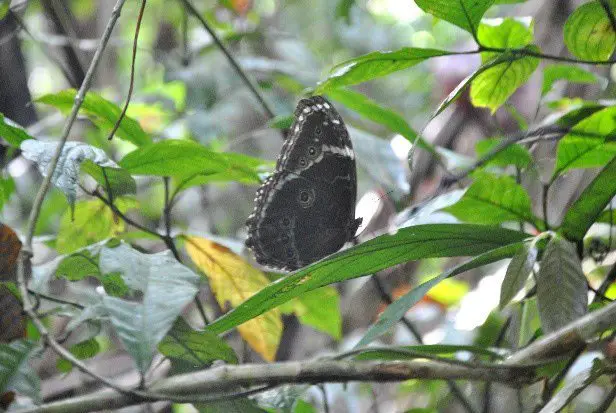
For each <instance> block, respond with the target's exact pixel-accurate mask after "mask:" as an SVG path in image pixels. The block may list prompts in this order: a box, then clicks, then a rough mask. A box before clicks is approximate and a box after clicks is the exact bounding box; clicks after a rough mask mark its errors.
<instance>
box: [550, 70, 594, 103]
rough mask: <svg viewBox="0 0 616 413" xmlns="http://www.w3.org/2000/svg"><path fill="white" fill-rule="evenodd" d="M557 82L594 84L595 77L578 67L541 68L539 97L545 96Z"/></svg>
mask: <svg viewBox="0 0 616 413" xmlns="http://www.w3.org/2000/svg"><path fill="white" fill-rule="evenodd" d="M559 80H566V81H567V82H571V83H594V82H596V81H597V77H596V76H595V75H594V74H593V73H590V72H588V71H586V70H584V69H582V68H580V67H578V66H572V65H565V64H558V65H549V66H546V67H544V68H543V84H542V85H541V96H545V95H546V94H547V93H548V92H549V91H550V90H552V87H553V86H554V83H556V82H558V81H559Z"/></svg>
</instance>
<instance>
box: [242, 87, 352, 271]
mask: <svg viewBox="0 0 616 413" xmlns="http://www.w3.org/2000/svg"><path fill="white" fill-rule="evenodd" d="M294 115H295V117H294V120H293V124H292V125H291V128H290V130H289V134H288V136H287V138H286V140H285V142H284V144H283V146H282V151H281V153H280V156H279V157H278V160H277V162H276V168H275V170H274V173H273V174H272V175H270V176H269V177H268V178H267V179H266V180H265V182H263V185H261V187H260V188H259V190H258V191H257V194H256V197H255V208H254V211H253V213H252V214H251V215H250V216H249V217H248V220H247V221H246V225H247V227H248V239H247V240H246V246H247V247H248V248H249V249H251V250H252V251H253V253H254V255H255V258H256V260H257V262H258V263H260V264H262V265H265V266H268V267H273V268H278V269H283V270H295V269H298V268H301V267H304V266H306V265H308V264H310V263H313V262H315V261H318V260H319V259H321V258H323V257H325V256H327V255H329V254H332V253H334V252H336V251H338V250H339V249H340V248H342V246H343V245H344V244H345V243H346V242H347V241H350V240H351V239H352V238H353V237H354V235H355V232H356V231H357V228H358V227H359V225H360V224H361V218H358V219H356V218H355V201H356V198H357V171H356V167H355V152H354V151H353V146H352V144H351V139H350V137H349V132H348V131H347V129H346V127H345V126H344V122H343V121H342V118H341V117H340V115H339V114H338V112H337V111H336V109H334V107H333V106H332V104H331V103H330V102H328V101H327V99H325V98H324V97H322V96H313V97H310V98H308V99H302V100H300V101H299V103H298V104H297V108H296V109H295V113H294Z"/></svg>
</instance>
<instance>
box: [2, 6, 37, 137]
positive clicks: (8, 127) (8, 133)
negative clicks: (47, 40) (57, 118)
mask: <svg viewBox="0 0 616 413" xmlns="http://www.w3.org/2000/svg"><path fill="white" fill-rule="evenodd" d="M8 3H10V2H8ZM0 138H2V139H4V140H5V141H6V142H7V143H8V144H9V145H11V146H13V147H15V148H19V145H21V143H22V142H23V141H25V140H28V139H34V138H33V137H32V136H30V135H29V134H28V132H26V131H25V130H24V129H23V128H22V127H21V126H19V125H17V124H16V123H15V122H13V121H10V120H8V119H6V118H5V117H4V115H2V113H0Z"/></svg>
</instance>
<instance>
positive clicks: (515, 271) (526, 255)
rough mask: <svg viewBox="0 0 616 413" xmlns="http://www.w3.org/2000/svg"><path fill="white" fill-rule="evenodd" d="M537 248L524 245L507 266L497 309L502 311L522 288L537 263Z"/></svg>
mask: <svg viewBox="0 0 616 413" xmlns="http://www.w3.org/2000/svg"><path fill="white" fill-rule="evenodd" d="M537 254H538V252H537V248H536V247H535V246H534V245H531V246H527V245H524V247H523V248H521V249H520V250H519V251H518V252H517V254H516V255H514V256H513V259H512V260H511V262H510V263H509V265H508V266H507V272H506V273H505V278H504V279H503V284H502V285H501V290H500V301H499V304H498V307H499V308H500V309H503V308H504V307H505V306H506V305H507V304H509V302H510V301H511V300H512V299H513V297H515V296H516V295H517V294H518V292H520V290H521V289H522V287H524V284H525V283H526V280H528V276H529V275H530V272H531V271H532V269H533V266H534V265H535V262H536V261H537Z"/></svg>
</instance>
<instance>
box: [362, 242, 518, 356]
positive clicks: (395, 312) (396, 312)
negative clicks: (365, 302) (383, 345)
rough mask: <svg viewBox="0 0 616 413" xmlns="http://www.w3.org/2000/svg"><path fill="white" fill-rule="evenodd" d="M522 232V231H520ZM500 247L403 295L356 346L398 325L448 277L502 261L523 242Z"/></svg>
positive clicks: (382, 314) (511, 254)
mask: <svg viewBox="0 0 616 413" xmlns="http://www.w3.org/2000/svg"><path fill="white" fill-rule="evenodd" d="M518 234H520V233H518ZM501 245H504V246H500V247H496V248H494V249H490V250H487V251H486V252H484V253H483V254H479V255H477V256H476V257H474V258H472V259H470V260H468V261H466V262H465V263H463V264H460V265H458V266H456V267H454V268H452V269H450V270H449V271H446V272H444V273H442V274H440V275H439V276H437V277H434V278H432V279H430V280H428V281H426V282H424V283H423V284H421V285H419V286H417V287H415V288H413V289H412V290H411V291H409V292H408V293H406V294H404V295H403V296H402V297H400V298H398V299H397V300H396V301H394V302H393V303H392V304H390V305H389V306H388V307H387V308H386V309H385V311H383V313H381V315H380V316H379V319H378V320H377V321H376V323H374V324H373V325H372V326H371V327H370V328H369V329H368V331H367V332H366V334H364V336H363V337H362V339H361V340H360V341H359V343H357V345H356V347H362V346H366V345H368V344H370V343H371V342H372V341H374V340H375V339H376V338H378V337H380V336H381V335H383V334H384V333H385V332H387V331H388V330H389V329H390V328H392V327H393V326H395V325H396V323H398V321H400V320H401V319H402V317H404V315H405V314H406V312H407V311H408V310H409V309H410V308H411V307H412V306H414V305H415V304H416V303H417V302H419V300H421V299H422V298H423V297H424V296H425V295H426V294H427V293H428V291H430V289H431V288H432V287H434V286H435V285H437V284H438V283H440V282H441V281H443V280H444V279H446V278H449V277H453V276H454V275H457V274H461V273H463V272H465V271H468V270H470V269H473V268H477V267H481V266H483V265H486V264H490V263H493V262H496V261H500V260H502V259H505V258H510V257H512V256H513V255H514V254H516V252H517V251H518V250H519V249H520V248H521V247H522V242H520V240H518V242H513V243H509V244H507V243H502V244H501Z"/></svg>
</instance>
